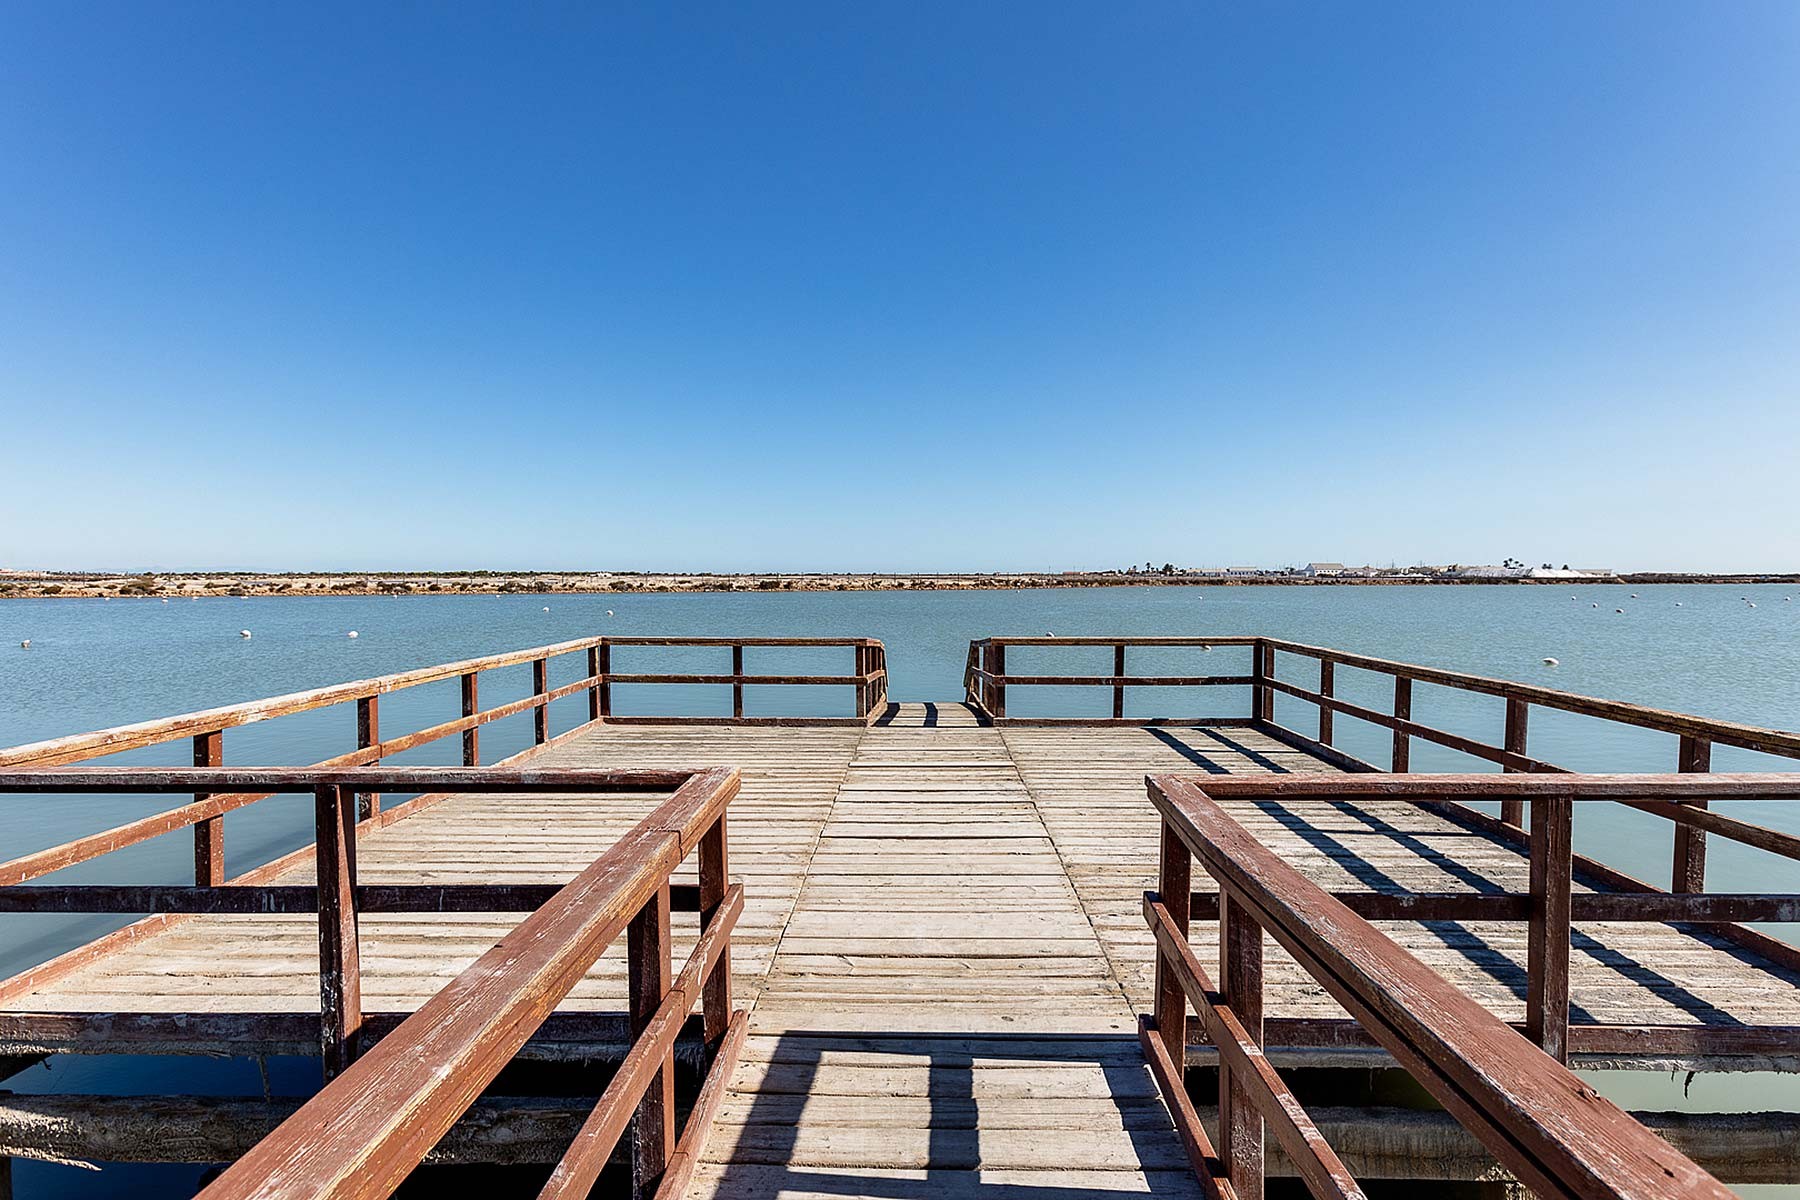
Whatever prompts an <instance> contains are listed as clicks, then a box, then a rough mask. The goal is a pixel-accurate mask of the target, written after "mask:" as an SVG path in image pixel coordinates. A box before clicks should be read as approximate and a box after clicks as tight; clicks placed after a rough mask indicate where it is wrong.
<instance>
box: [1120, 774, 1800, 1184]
mask: <svg viewBox="0 0 1800 1200" xmlns="http://www.w3.org/2000/svg"><path fill="white" fill-rule="evenodd" d="M1470 778H1472V777H1470ZM1220 782H1231V783H1236V782H1238V781H1236V780H1232V781H1220V780H1214V779H1212V778H1210V777H1209V778H1208V779H1205V780H1191V779H1186V778H1183V777H1180V776H1171V775H1164V776H1155V777H1151V778H1149V779H1148V780H1147V781H1146V783H1147V787H1148V791H1149V795H1150V799H1151V801H1152V803H1153V804H1154V805H1155V807H1156V809H1157V811H1158V813H1159V814H1160V816H1161V818H1162V861H1161V867H1160V877H1159V884H1158V888H1159V890H1158V891H1156V892H1151V893H1147V894H1146V895H1145V898H1144V915H1145V920H1146V921H1147V922H1148V924H1149V926H1150V929H1151V931H1152V933H1153V935H1154V937H1155V941H1156V947H1157V957H1156V984H1155V1004H1154V1013H1153V1015H1152V1014H1147V1015H1145V1016H1144V1017H1143V1018H1142V1019H1141V1021H1140V1039H1141V1041H1142V1044H1143V1047H1144V1053H1145V1056H1146V1058H1147V1059H1148V1061H1149V1063H1150V1066H1151V1070H1152V1074H1153V1075H1154V1076H1155V1077H1156V1079H1157V1083H1158V1086H1159V1087H1160V1089H1161V1091H1162V1093H1163V1096H1164V1098H1165V1100H1166V1101H1167V1102H1168V1106H1169V1108H1170V1110H1171V1112H1172V1113H1173V1114H1174V1117H1175V1121H1176V1126H1177V1129H1178V1130H1179V1132H1180V1134H1181V1137H1182V1140H1183V1142H1184V1145H1185V1146H1186V1148H1187V1151H1188V1156H1189V1159H1190V1162H1191V1163H1192V1165H1193V1168H1194V1170H1195V1173H1196V1175H1197V1176H1198V1177H1199V1178H1200V1180H1201V1183H1202V1186H1203V1190H1204V1191H1206V1192H1207V1193H1208V1194H1211V1195H1214V1196H1230V1197H1235V1198H1236V1200H1260V1198H1261V1196H1262V1195H1263V1176H1264V1149H1265V1135H1266V1134H1267V1133H1273V1135H1274V1137H1275V1139H1276V1141H1277V1142H1278V1143H1279V1144H1280V1146H1281V1147H1282V1149H1283V1151H1285V1153H1286V1154H1287V1156H1288V1158H1289V1160H1290V1162H1292V1163H1293V1165H1294V1167H1295V1169H1296V1171H1297V1173H1298V1174H1299V1176H1300V1178H1301V1179H1302V1181H1303V1182H1304V1183H1305V1185H1306V1186H1307V1188H1308V1190H1309V1191H1310V1192H1311V1194H1312V1195H1314V1196H1318V1197H1360V1196H1362V1195H1363V1193H1362V1191H1361V1189H1360V1187H1359V1186H1358V1184H1357V1182H1356V1180H1355V1179H1354V1178H1352V1176H1351V1174H1350V1172H1349V1171H1348V1170H1347V1169H1346V1168H1345V1166H1344V1164H1343V1162H1342V1161H1341V1160H1340V1159H1339V1158H1338V1156H1337V1155H1336V1154H1335V1153H1334V1152H1333V1150H1332V1148H1331V1146H1330V1145H1329V1144H1328V1143H1327V1142H1326V1140H1325V1139H1324V1137H1323V1136H1322V1135H1321V1134H1320V1133H1319V1130H1318V1128H1317V1127H1316V1126H1315V1125H1314V1124H1313V1122H1312V1120H1311V1118H1310V1117H1308V1115H1307V1113H1306V1110H1305V1109H1304V1107H1303V1106H1302V1105H1301V1104H1300V1102H1299V1101H1298V1100H1297V1099H1296V1097H1295V1096H1294V1094H1293V1092H1292V1091H1291V1089H1290V1088H1289V1087H1288V1085H1287V1083H1286V1081H1285V1080H1284V1079H1283V1078H1282V1077H1281V1075H1280V1074H1279V1073H1278V1072H1277V1071H1276V1070H1275V1069H1274V1068H1273V1067H1272V1066H1271V1065H1270V1064H1269V1061H1268V1059H1267V1057H1266V1055H1265V1050H1264V1047H1265V1045H1268V1044H1272V1043H1271V1041H1270V1040H1269V1037H1268V1031H1267V1029H1266V1026H1265V1016H1264V995H1263V949H1264V947H1263V942H1264V936H1265V934H1266V935H1267V936H1268V937H1271V938H1273V939H1274V940H1275V942H1276V943H1277V944H1279V945H1280V946H1281V947H1282V948H1283V949H1284V950H1286V951H1287V952H1288V954H1289V955H1291V956H1292V958H1293V959H1294V961H1295V962H1296V963H1297V964H1298V965H1299V966H1300V967H1301V968H1302V969H1303V970H1305V971H1306V972H1307V974H1308V975H1310V976H1311V977H1312V979H1313V980H1314V981H1316V982H1317V983H1318V984H1319V985H1320V986H1322V987H1323V988H1324V989H1325V991H1326V992H1328V993H1329V994H1330V995H1331V996H1332V998H1333V999H1335V1000H1336V1001H1337V1002H1338V1003H1339V1004H1340V1005H1342V1006H1343V1007H1344V1009H1345V1010H1346V1011H1347V1012H1348V1013H1349V1014H1350V1016H1351V1018H1352V1020H1354V1021H1355V1022H1356V1024H1357V1025H1358V1027H1359V1028H1360V1029H1361V1030H1363V1031H1364V1032H1365V1033H1366V1034H1367V1035H1368V1036H1369V1038H1370V1039H1371V1040H1372V1041H1373V1042H1374V1043H1376V1044H1377V1045H1379V1046H1381V1047H1382V1048H1384V1049H1385V1050H1387V1051H1388V1053H1389V1054H1391V1055H1392V1056H1393V1058H1394V1059H1395V1060H1396V1061H1397V1062H1398V1063H1399V1064H1400V1065H1401V1066H1402V1067H1404V1068H1405V1069H1406V1070H1407V1071H1408V1072H1410V1073H1411V1074H1412V1075H1413V1076H1414V1078H1415V1079H1416V1080H1417V1081H1418V1082H1419V1083H1420V1085H1421V1086H1423V1087H1424V1088H1425V1089H1426V1090H1427V1091H1428V1092H1430V1093H1431V1095H1432V1096H1433V1097H1434V1098H1436V1099H1437V1100H1438V1101H1439V1102H1440V1103H1441V1104H1442V1105H1443V1106H1444V1107H1445V1108H1446V1109H1447V1110H1448V1111H1449V1112H1450V1113H1451V1114H1452V1115H1453V1116H1455V1117H1456V1118H1457V1119H1458V1121H1460V1122H1461V1123H1462V1124H1463V1125H1464V1127H1465V1128H1467V1129H1468V1130H1469V1132H1470V1133H1472V1134H1473V1135H1474V1136H1475V1137H1476V1138H1477V1139H1478V1140H1479V1141H1480V1142H1481V1143H1482V1144H1483V1145H1484V1146H1485V1147H1486V1148H1487V1150H1488V1151H1489V1152H1490V1153H1491V1154H1493V1155H1494V1157H1495V1158H1496V1159H1498V1160H1499V1161H1500V1162H1501V1163H1502V1164H1503V1165H1504V1166H1505V1167H1506V1168H1507V1169H1508V1170H1509V1171H1511V1172H1512V1173H1513V1175H1514V1176H1515V1177H1517V1178H1518V1179H1519V1181H1520V1182H1521V1183H1523V1184H1524V1185H1525V1186H1526V1187H1527V1188H1528V1189H1530V1191H1531V1192H1532V1194H1533V1195H1536V1196H1540V1197H1547V1198H1548V1197H1568V1198H1569V1200H1577V1198H1580V1200H1595V1198H1599V1197H1611V1198H1616V1200H1651V1198H1656V1200H1664V1198H1666V1197H1669V1196H1683V1197H1695V1198H1702V1200H1704V1198H1713V1200H1723V1198H1724V1197H1727V1196H1730V1195H1731V1193H1730V1192H1729V1191H1727V1190H1726V1189H1725V1188H1724V1187H1723V1185H1721V1184H1720V1183H1719V1182H1718V1181H1717V1180H1716V1179H1714V1178H1713V1177H1712V1176H1711V1175H1709V1174H1707V1173H1706V1172H1705V1171H1704V1170H1702V1169H1701V1168H1700V1167H1699V1166H1698V1165H1696V1164H1695V1163H1694V1162H1692V1161H1691V1160H1689V1159H1688V1158H1686V1157H1684V1156H1683V1155H1682V1154H1680V1153H1679V1152H1678V1151H1676V1150H1675V1149H1674V1148H1673V1147H1671V1146H1670V1145H1669V1144H1668V1143H1667V1142H1665V1141H1663V1140H1662V1139H1661V1138H1660V1137H1658V1136H1657V1135H1656V1134H1655V1133H1653V1132H1652V1131H1651V1130H1650V1129H1648V1128H1647V1127H1645V1126H1643V1125H1641V1124H1639V1123H1638V1122H1637V1121H1635V1120H1633V1119H1632V1118H1631V1117H1630V1116H1629V1115H1628V1114H1626V1113H1625V1112H1623V1111H1622V1110H1620V1109H1619V1108H1617V1107H1616V1106H1614V1105H1613V1104H1612V1103H1611V1102H1610V1101H1607V1100H1605V1099H1603V1098H1601V1097H1600V1096H1599V1095H1598V1094H1597V1093H1596V1092H1595V1091H1594V1090H1593V1088H1592V1087H1591V1086H1590V1085H1589V1084H1587V1083H1586V1082H1585V1081H1583V1080H1582V1079H1581V1078H1580V1077H1578V1076H1576V1075H1574V1074H1573V1073H1571V1072H1570V1071H1569V1070H1568V1068H1567V1067H1566V1066H1564V1065H1563V1064H1562V1063H1560V1062H1558V1061H1557V1060H1556V1058H1555V1057H1554V1056H1553V1055H1552V1054H1550V1053H1546V1052H1545V1050H1544V1049H1543V1048H1541V1047H1540V1046H1539V1045H1537V1044H1535V1043H1534V1042H1533V1041H1532V1040H1529V1039H1528V1038H1526V1037H1524V1036H1521V1035H1520V1034H1519V1033H1518V1031H1516V1030H1514V1029H1513V1028H1511V1027H1510V1026H1508V1025H1506V1024H1505V1023H1504V1022H1502V1021H1501V1020H1500V1019H1499V1018H1498V1017H1497V1016H1495V1015H1494V1014H1492V1013H1490V1012H1489V1011H1488V1010H1487V1009H1486V1008H1485V1007H1484V1006H1483V1005H1482V1004H1481V1003H1480V1002H1479V1001H1478V1000H1476V999H1475V998H1473V997H1471V996H1468V995H1466V994H1464V993H1462V992H1461V991H1459V990H1458V989H1457V988H1455V987H1454V986H1453V985H1451V984H1450V983H1449V982H1448V981H1447V980H1445V979H1444V978H1443V977H1441V976H1439V975H1437V974H1436V973H1435V972H1433V971H1432V970H1431V969H1430V968H1429V967H1427V966H1426V965H1425V964H1424V963H1422V962H1420V961H1419V960H1418V959H1416V958H1414V957H1413V956H1412V955H1410V954H1409V953H1407V952H1406V951H1405V950H1404V949H1402V948H1401V947H1400V946H1399V945H1397V944H1396V943H1394V942H1393V941H1392V940H1391V939H1389V938H1388V937H1387V936H1386V935H1384V934H1383V933H1381V932H1380V931H1379V930H1377V929H1376V928H1375V927H1374V926H1373V925H1371V924H1369V922H1368V920H1366V919H1365V918H1364V917H1362V916H1359V915H1358V914H1356V913H1355V912H1353V911H1352V910H1351V908H1350V907H1349V906H1348V905H1346V904H1345V903H1344V902H1342V901H1341V900H1339V899H1336V898H1334V897H1333V896H1332V895H1330V894H1328V893H1326V892H1325V891H1324V890H1323V889H1321V888H1320V887H1319V886H1318V885H1317V884H1314V883H1313V882H1312V881H1310V880H1308V879H1307V878H1306V877H1305V876H1304V875H1302V874H1301V873H1300V872H1299V871H1298V870H1296V869H1295V868H1294V867H1293V866H1291V865H1289V864H1288V863H1286V862H1284V861H1282V859H1281V858H1280V856H1279V855H1277V854H1276V853H1275V852H1274V851H1272V850H1271V849H1270V848H1269V847H1268V846H1266V845H1264V844H1263V843H1261V842H1260V841H1258V840H1257V839H1256V838H1255V837H1254V836H1253V835H1252V834H1251V833H1250V832H1249V831H1248V830H1247V829H1245V828H1244V827H1243V826H1242V825H1240V824H1239V823H1238V822H1237V821H1236V820H1234V819H1233V818H1232V817H1231V815H1230V814H1229V813H1228V812H1227V811H1226V810H1225V809H1224V808H1223V807H1221V804H1220V803H1219V797H1218V796H1217V795H1215V794H1214V793H1215V792H1216V791H1219V790H1220V789H1218V788H1217V784H1218V783H1220ZM1288 782H1292V781H1288ZM1331 782H1338V783H1342V782H1345V781H1344V780H1343V779H1341V778H1340V779H1337V780H1335V781H1334V780H1332V779H1331V778H1330V777H1322V776H1321V777H1309V778H1308V779H1306V780H1304V781H1301V783H1300V785H1299V786H1298V787H1290V788H1289V789H1288V790H1287V791H1285V792H1284V793H1283V794H1282V798H1283V800H1293V799H1297V798H1306V799H1318V800H1321V801H1324V800H1330V799H1332V795H1331V793H1330V792H1329V791H1327V790H1326V788H1327V785H1328V784H1329V783H1331ZM1386 782H1398V781H1386ZM1405 782H1407V783H1419V784H1422V785H1428V784H1429V783H1430V782H1432V781H1430V780H1423V779H1420V780H1408V781H1405ZM1506 782H1509V783H1510V782H1512V781H1506ZM1521 782H1523V781H1521ZM1532 782H1533V783H1537V782H1538V781H1532ZM1544 782H1550V783H1554V784H1557V785H1560V790H1555V789H1553V788H1548V787H1544V788H1534V789H1531V803H1532V807H1533V809H1534V813H1535V811H1536V810H1540V809H1541V810H1543V811H1544V813H1545V814H1546V816H1545V817H1544V818H1541V819H1540V818H1537V817H1536V816H1535V815H1534V820H1533V826H1534V830H1536V831H1537V833H1538V834H1539V836H1540V838H1541V839H1542V840H1541V842H1540V850H1539V852H1538V853H1535V854H1534V857H1533V859H1532V865H1531V890H1530V893H1529V897H1528V898H1529V910H1528V919H1529V920H1530V921H1531V922H1532V933H1531V937H1530V954H1531V958H1532V963H1531V967H1530V975H1531V978H1532V980H1533V982H1534V985H1536V984H1537V981H1538V980H1539V978H1540V976H1550V975H1554V974H1555V971H1556V967H1555V960H1556V957H1557V953H1556V951H1555V950H1554V942H1555V939H1556V937H1557V936H1558V931H1560V937H1561V939H1562V946H1563V948H1562V952H1561V957H1562V961H1563V962H1564V964H1565V968H1566V961H1567V946H1568V936H1569V933H1568V920H1569V915H1568V914H1569V911H1570V909H1569V903H1568V897H1569V875H1568V870H1569V867H1568V857H1567V845H1568V843H1567V841H1566V822H1565V821H1564V818H1565V817H1566V814H1567V811H1568V809H1569V808H1570V807H1571V803H1572V801H1573V800H1575V799H1577V798H1580V799H1610V798H1612V797H1611V796H1606V795H1600V794H1592V795H1590V794H1588V793H1587V792H1586V791H1585V790H1584V789H1585V787H1586V783H1587V780H1586V779H1571V780H1556V781H1544ZM1709 782H1715V783H1718V784H1721V785H1723V786H1722V787H1721V788H1719V790H1721V791H1729V792H1733V793H1736V794H1743V793H1745V792H1749V791H1753V790H1754V789H1755V788H1757V787H1761V786H1765V784H1766V786H1769V787H1772V788H1779V789H1785V790H1781V791H1778V792H1776V793H1772V794H1771V796H1770V798H1784V799H1785V798H1790V797H1791V796H1792V795H1793V794H1794V785H1793V784H1791V783H1788V782H1786V781H1783V782H1781V783H1780V784H1772V783H1767V781H1766V780H1765V779H1763V778H1761V777H1759V778H1758V779H1756V780H1719V781H1709ZM1689 783H1690V781H1687V780H1678V781H1676V784H1677V785H1678V788H1684V787H1686V786H1687V785H1688V784H1689ZM1661 786H1662V785H1661V784H1660V783H1646V782H1645V781H1643V780H1641V779H1633V780H1631V781H1630V787H1632V788H1634V789H1637V790H1639V791H1643V790H1646V789H1647V790H1648V791H1649V792H1650V793H1651V794H1657V793H1659V792H1660V789H1661ZM1602 790H1604V786H1603V788H1602ZM1620 790H1624V789H1623V788H1621V789H1620ZM1421 794H1423V793H1421ZM1239 798H1248V796H1247V794H1243V793H1240V796H1239ZM1697 799H1699V796H1698V795H1697V794H1694V793H1693V792H1691V791H1690V792H1688V793H1685V794H1680V795H1678V796H1677V798H1676V799H1675V800H1674V801H1671V803H1676V804H1680V803H1687V802H1692V801H1696V800H1697ZM1559 827H1560V828H1562V829H1563V830H1564V831H1565V832H1564V833H1563V834H1562V837H1563V839H1564V840H1562V841H1561V842H1560V845H1559V843H1558V841H1557V838H1558V833H1557V832H1556V830H1557V829H1558V828H1559ZM1195 861H1198V862H1199V863H1200V865H1201V868H1202V869H1203V870H1204V871H1205V872H1206V873H1207V874H1208V875H1210V876H1211V877H1212V878H1213V880H1214V881H1215V883H1216V885H1217V887H1218V892H1217V893H1216V895H1215V897H1214V903H1215V905H1216V906H1217V907H1216V912H1217V917H1218V921H1219V947H1220V949H1219V963H1220V976H1221V978H1220V979H1219V981H1218V982H1217V983H1215V982H1214V981H1213V979H1212V978H1211V977H1210V976H1209V975H1208V974H1207V972H1206V970H1205V969H1204V967H1203V966H1202V964H1201V962H1200V960H1199V958H1198V956H1197V955H1196V954H1195V953H1194V950H1193V947H1192V945H1191V944H1190V941H1189V933H1190V927H1191V922H1192V921H1193V920H1194V919H1195V916H1196V914H1195V912H1194V905H1193V900H1194V898H1195V897H1196V893H1194V892H1193V891H1192V890H1191V889H1192V869H1193V863H1194V862H1195ZM1627 919H1630V918H1627ZM1555 986H1556V985H1555V984H1554V983H1552V984H1549V985H1538V986H1536V987H1535V989H1534V995H1535V997H1536V998H1535V999H1534V1000H1532V1001H1531V1002H1530V1006H1529V1008H1530V1012H1531V1014H1532V1015H1531V1016H1530V1018H1529V1019H1528V1023H1535V1024H1537V1025H1538V1026H1540V1027H1541V1029H1540V1032H1546V1031H1547V1030H1548V1027H1549V1026H1550V1024H1551V1023H1552V1020H1553V1017H1554V1013H1553V1012H1552V1009H1553V1007H1554V1003H1555V1001H1554V999H1553V997H1552V995H1551V993H1552V992H1553V991H1554V990H1555ZM1563 986H1564V987H1565V988H1566V969H1565V973H1564V975H1563ZM1565 1001H1566V993H1565ZM1190 1006H1191V1008H1192V1010H1193V1011H1194V1012H1195V1013H1196V1014H1198V1030H1197V1032H1198V1033H1199V1034H1200V1037H1201V1039H1202V1040H1204V1041H1207V1042H1210V1043H1211V1044H1212V1045H1213V1046H1215V1047H1216V1049H1217V1052H1218V1065H1219V1070H1218V1104H1219V1110H1218V1112H1219V1115H1218V1126H1217V1128H1218V1141H1217V1144H1216V1147H1215V1144H1214V1142H1213V1140H1212V1139H1211V1138H1209V1137H1208V1135H1207V1132H1206V1130H1205V1128H1204V1127H1203V1126H1202V1125H1201V1123H1200V1119H1199V1117H1198V1114H1197V1112H1196V1109H1195V1106H1194V1103H1193V1100H1192V1098H1191V1097H1190V1096H1189V1094H1188V1092H1187V1087H1186V1082H1185V1078H1184V1067H1185V1063H1186V1054H1187V1046H1188V1042H1189V1039H1188V1034H1187V1030H1188V1026H1189V1009H1190ZM1563 1015H1564V1017H1565V1019H1566V1003H1565V1007H1564V1014H1563Z"/></svg>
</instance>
